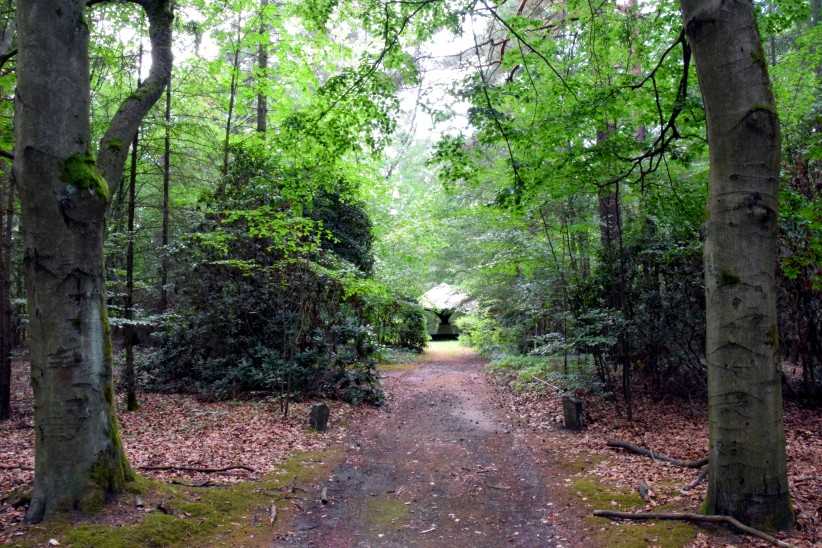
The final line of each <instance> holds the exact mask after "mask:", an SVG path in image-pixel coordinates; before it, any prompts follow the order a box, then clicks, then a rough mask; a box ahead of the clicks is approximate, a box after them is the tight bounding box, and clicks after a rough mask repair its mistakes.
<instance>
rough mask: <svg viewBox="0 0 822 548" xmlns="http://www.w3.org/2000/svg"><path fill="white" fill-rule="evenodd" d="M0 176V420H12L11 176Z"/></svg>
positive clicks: (12, 200)
mask: <svg viewBox="0 0 822 548" xmlns="http://www.w3.org/2000/svg"><path fill="white" fill-rule="evenodd" d="M3 168H4V173H3V174H2V176H0V420H6V419H8V418H10V417H11V350H12V346H13V345H12V339H13V337H12V322H11V319H12V315H11V312H12V310H11V253H12V224H13V222H14V175H13V174H12V173H11V169H9V167H8V165H4V166H3Z"/></svg>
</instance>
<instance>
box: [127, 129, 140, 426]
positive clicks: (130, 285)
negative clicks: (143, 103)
mask: <svg viewBox="0 0 822 548" xmlns="http://www.w3.org/2000/svg"><path fill="white" fill-rule="evenodd" d="M139 148H140V132H139V130H138V132H137V134H136V135H135V136H134V141H133V142H132V144H131V166H130V170H129V178H128V179H129V180H128V243H127V244H126V302H125V317H126V328H125V346H126V366H125V369H124V370H123V381H124V384H125V386H126V409H128V410H129V411H136V410H137V409H139V407H140V405H139V403H138V402H137V387H136V382H135V378H134V327H133V326H132V324H131V322H132V320H133V319H134V208H135V201H136V197H137V196H136V194H137V154H138V151H139Z"/></svg>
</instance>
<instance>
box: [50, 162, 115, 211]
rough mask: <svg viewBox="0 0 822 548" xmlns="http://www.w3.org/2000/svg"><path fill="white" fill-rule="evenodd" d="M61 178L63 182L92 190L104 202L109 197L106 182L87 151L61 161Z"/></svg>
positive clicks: (109, 193)
mask: <svg viewBox="0 0 822 548" xmlns="http://www.w3.org/2000/svg"><path fill="white" fill-rule="evenodd" d="M61 179H62V181H63V182H64V183H67V184H69V185H72V186H74V187H76V188H79V189H82V190H90V191H92V192H94V194H96V195H97V197H98V198H100V199H101V200H104V201H106V202H108V201H109V199H110V198H111V192H110V191H109V188H108V183H107V182H106V179H105V178H104V177H103V175H102V174H101V173H100V171H99V170H98V169H97V164H96V163H95V162H94V158H93V157H92V156H91V154H89V153H88V152H87V153H85V154H75V155H73V156H69V157H68V158H66V160H65V161H64V162H63V172H62V175H61Z"/></svg>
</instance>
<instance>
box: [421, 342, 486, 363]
mask: <svg viewBox="0 0 822 548" xmlns="http://www.w3.org/2000/svg"><path fill="white" fill-rule="evenodd" d="M473 353H474V351H473V350H471V349H470V348H468V347H467V346H463V345H462V344H461V343H460V342H459V341H431V342H429V343H428V346H427V347H426V349H425V357H426V358H427V359H429V360H431V359H434V360H437V359H443V358H454V357H458V356H465V355H467V354H473Z"/></svg>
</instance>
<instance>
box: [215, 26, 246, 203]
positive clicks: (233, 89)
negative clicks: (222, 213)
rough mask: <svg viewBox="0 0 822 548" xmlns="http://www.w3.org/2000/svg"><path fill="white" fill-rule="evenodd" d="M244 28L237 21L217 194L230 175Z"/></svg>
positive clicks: (222, 188) (223, 189)
mask: <svg viewBox="0 0 822 548" xmlns="http://www.w3.org/2000/svg"><path fill="white" fill-rule="evenodd" d="M241 28H242V26H241V24H240V22H239V21H237V43H236V45H235V48H234V59H233V61H232V64H231V85H230V89H229V96H228V114H227V115H226V120H225V138H224V140H223V171H222V175H223V177H222V180H221V181H220V186H219V187H218V188H217V195H218V196H219V195H221V194H222V193H223V192H225V184H226V180H225V179H226V177H227V176H228V152H229V150H228V149H229V144H230V142H231V124H232V123H233V121H234V103H235V101H236V100H237V81H238V80H239V74H238V73H239V68H240V38H241V36H240V29H241Z"/></svg>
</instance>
